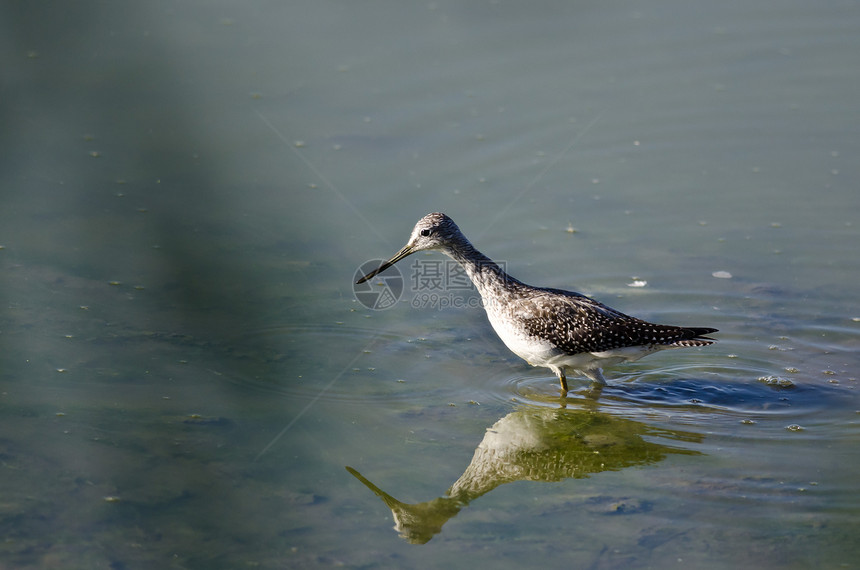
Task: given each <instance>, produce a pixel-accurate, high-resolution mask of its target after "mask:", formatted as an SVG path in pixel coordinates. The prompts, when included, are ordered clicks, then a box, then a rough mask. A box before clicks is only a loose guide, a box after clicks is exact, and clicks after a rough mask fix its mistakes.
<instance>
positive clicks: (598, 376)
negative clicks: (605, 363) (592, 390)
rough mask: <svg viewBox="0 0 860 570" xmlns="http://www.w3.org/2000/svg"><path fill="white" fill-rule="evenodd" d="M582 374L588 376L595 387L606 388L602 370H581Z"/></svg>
mask: <svg viewBox="0 0 860 570" xmlns="http://www.w3.org/2000/svg"><path fill="white" fill-rule="evenodd" d="M582 373H583V374H585V375H586V376H588V377H589V378H590V379H591V381H592V382H593V383H594V385H595V386H600V387H601V388H602V387H604V386H606V378H604V377H603V370H602V369H600V368H592V369H590V370H583V371H582Z"/></svg>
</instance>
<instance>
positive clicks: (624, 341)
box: [358, 213, 717, 392]
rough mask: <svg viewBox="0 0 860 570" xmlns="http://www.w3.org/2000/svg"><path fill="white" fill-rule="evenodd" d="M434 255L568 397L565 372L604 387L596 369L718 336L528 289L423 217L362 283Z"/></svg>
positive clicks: (438, 218)
mask: <svg viewBox="0 0 860 570" xmlns="http://www.w3.org/2000/svg"><path fill="white" fill-rule="evenodd" d="M428 249H437V250H440V251H441V252H443V253H445V254H446V255H448V256H450V257H451V258H453V259H454V260H456V261H457V262H458V263H459V264H460V265H461V266H462V267H463V269H465V271H466V273H467V274H468V275H469V278H470V279H471V280H472V283H474V285H475V287H476V288H477V289H478V292H479V293H480V294H481V298H482V299H483V303H484V308H485V309H486V311H487V317H488V318H489V320H490V323H491V324H492V325H493V328H494V329H495V331H496V333H497V334H498V335H499V337H500V338H501V339H502V341H503V342H504V343H505V344H506V345H507V346H508V348H510V349H511V351H512V352H514V353H515V354H516V355H517V356H519V357H521V358H523V359H525V360H526V361H527V362H528V363H529V364H531V365H533V366H545V367H547V368H550V369H551V370H552V371H553V372H554V373H555V374H556V376H558V379H559V381H560V382H561V387H562V390H563V391H565V392H566V391H567V379H566V376H565V371H566V370H567V369H572V370H575V371H578V372H579V373H581V374H583V375H585V376H587V377H588V378H591V380H592V381H594V382H595V383H597V384H601V385H602V384H605V380H604V378H603V372H602V367H603V366H605V365H609V364H615V363H618V362H623V361H631V360H636V359H638V358H641V357H643V356H645V355H647V354H650V353H652V352H655V351H657V350H662V349H666V348H680V347H689V346H706V345H709V344H712V343H713V342H714V340H713V339H710V338H707V337H705V336H703V335H706V334H709V333H713V332H717V329H712V328H699V327H676V326H670V325H658V324H654V323H649V322H646V321H643V320H640V319H637V318H634V317H631V316H628V315H625V314H624V313H621V312H619V311H616V310H615V309H612V308H610V307H607V306H606V305H604V304H602V303H599V302H598V301H595V300H594V299H591V298H590V297H586V296H585V295H581V294H579V293H574V292H571V291H563V290H561V289H549V288H544V287H532V286H530V285H526V284H525V283H522V282H521V281H518V280H516V279H514V278H513V277H511V276H510V275H508V274H507V273H505V272H504V271H503V270H502V269H501V267H499V266H498V265H497V264H496V263H494V262H493V261H492V260H491V259H490V258H488V257H487V256H485V255H484V254H482V253H481V252H479V251H478V250H476V249H475V248H474V246H472V244H471V243H470V242H469V240H467V239H466V237H465V236H464V235H463V234H462V232H460V229H459V228H458V227H457V225H456V224H455V223H454V221H453V220H451V218H449V217H448V216H446V215H445V214H441V213H433V214H428V215H426V216H424V217H423V218H422V219H421V220H419V221H418V223H417V224H416V225H415V228H414V229H413V230H412V235H411V236H410V238H409V242H408V243H407V244H406V246H404V247H403V249H401V250H400V251H399V252H397V254H395V256H394V257H392V258H391V259H390V260H389V261H387V262H385V263H383V264H382V265H381V266H380V267H379V268H378V269H377V270H375V271H373V272H371V273H369V274H367V275H366V276H364V277H363V278H362V279H360V280H359V281H358V282H359V283H362V282H364V281H367V280H368V279H370V278H371V277H373V276H374V275H376V274H377V273H379V272H381V271H384V270H385V269H387V268H388V267H390V266H391V265H393V264H394V263H396V262H397V261H399V260H400V259H403V258H404V257H406V256H407V255H410V254H412V253H415V252H416V251H422V250H428Z"/></svg>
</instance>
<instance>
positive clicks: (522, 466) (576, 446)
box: [346, 408, 701, 544]
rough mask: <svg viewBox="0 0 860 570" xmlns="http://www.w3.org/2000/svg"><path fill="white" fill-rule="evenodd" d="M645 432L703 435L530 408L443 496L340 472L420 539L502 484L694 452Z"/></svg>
mask: <svg viewBox="0 0 860 570" xmlns="http://www.w3.org/2000/svg"><path fill="white" fill-rule="evenodd" d="M643 435H656V436H663V437H668V438H671V439H676V440H684V441H700V439H701V438H700V436H698V435H695V434H690V433H684V432H670V431H665V430H660V429H657V428H653V427H650V426H648V425H646V424H643V423H640V422H636V421H633V420H628V419H623V418H617V417H614V416H611V415H609V414H605V413H600V412H596V411H589V410H566V409H561V410H553V409H545V408H530V409H526V410H521V411H517V412H513V413H511V414H508V415H507V416H505V417H503V418H502V419H500V420H499V421H497V422H496V423H495V424H494V425H493V426H492V427H491V428H489V429H488V430H487V432H486V434H485V435H484V439H483V441H481V443H480V444H479V445H478V448H477V449H476V450H475V455H474V456H473V457H472V462H471V463H469V466H468V467H466V470H465V471H464V472H463V474H462V475H461V476H460V478H459V479H457V480H456V481H455V482H454V484H453V485H452V486H451V488H450V489H448V492H447V493H446V494H445V496H444V497H439V498H437V499H433V500H432V501H427V502H424V503H415V504H409V503H403V502H401V501H398V500H397V499H395V498H394V497H392V496H391V495H389V494H387V493H386V492H385V491H383V490H382V489H380V488H379V487H377V486H376V485H374V484H373V483H371V482H370V481H368V480H367V479H366V478H365V477H364V476H362V475H361V473H359V472H358V471H356V470H355V469H353V468H352V467H347V468H346V469H347V471H349V472H350V473H351V474H352V475H354V476H355V477H356V478H357V479H358V480H359V481H361V482H362V483H364V485H365V486H367V487H368V488H369V489H370V490H371V491H373V492H374V493H376V495H377V496H378V497H379V498H381V499H382V501H383V502H384V503H385V504H386V505H387V506H388V508H390V509H391V514H392V515H393V516H394V521H395V526H394V528H395V530H397V531H398V532H399V533H400V536H401V537H403V538H405V539H406V540H408V541H409V542H412V543H415V544H424V543H425V542H428V541H429V540H430V539H431V538H433V536H434V535H436V534H437V533H439V532H440V531H441V530H442V526H443V525H444V524H445V523H446V522H447V521H448V519H450V518H452V517H454V516H455V515H456V514H457V513H458V512H460V509H462V508H463V507H465V506H466V505H468V504H469V503H470V502H471V501H473V500H475V499H477V498H478V497H480V496H481V495H483V494H485V493H488V492H490V491H492V490H493V489H495V488H496V487H498V486H499V485H502V484H504V483H510V482H512V481H545V482H550V481H561V480H562V479H568V478H583V477H588V476H589V475H590V474H592V473H600V472H602V471H617V470H620V469H623V468H625V467H630V466H633V465H645V464H650V463H656V462H658V461H661V460H662V459H663V458H665V457H666V455H667V454H669V453H681V454H696V453H698V452H696V451H689V450H684V449H676V448H673V447H669V446H666V445H660V444H658V443H654V442H651V441H647V440H645V439H643V437H642V436H643Z"/></svg>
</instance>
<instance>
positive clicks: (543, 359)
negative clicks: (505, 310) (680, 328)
mask: <svg viewBox="0 0 860 570" xmlns="http://www.w3.org/2000/svg"><path fill="white" fill-rule="evenodd" d="M487 316H488V317H489V319H490V324H492V325H493V328H494V329H495V331H496V333H497V334H498V335H499V338H501V339H502V342H504V343H505V346H507V347H508V348H509V349H510V350H511V352H513V353H514V354H516V355H517V356H519V357H520V358H522V359H523V360H525V361H526V362H528V363H529V364H531V365H532V366H549V367H557V368H572V369H575V370H593V369H595V368H602V367H604V366H611V365H613V364H619V363H621V362H628V361H632V360H638V359H639V358H642V357H643V356H646V355H648V354H651V353H652V352H656V351H658V350H661V349H664V348H670V347H668V346H666V345H647V346H629V347H624V348H615V349H612V350H604V351H595V352H580V353H577V354H568V353H565V352H563V351H561V350H559V349H558V347H556V346H555V345H554V344H552V343H550V342H549V341H546V340H543V339H540V338H537V337H534V336H528V335H526V334H525V333H524V332H523V330H522V329H519V328H517V327H515V326H511V325H510V323H509V322H506V321H504V320H503V319H502V318H501V317H500V316H499V315H496V314H494V313H492V312H490V311H487Z"/></svg>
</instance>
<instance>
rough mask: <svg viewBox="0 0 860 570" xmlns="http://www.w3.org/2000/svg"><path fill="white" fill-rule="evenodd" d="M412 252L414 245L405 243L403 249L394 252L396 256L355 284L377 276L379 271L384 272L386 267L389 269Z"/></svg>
mask: <svg viewBox="0 0 860 570" xmlns="http://www.w3.org/2000/svg"><path fill="white" fill-rule="evenodd" d="M410 253H412V246H411V245H405V246H404V247H403V249H401V250H400V251H398V252H397V253H396V254H394V257H392V258H391V259H389V260H388V261H386V262H385V263H383V264H382V265H380V266H379V267H377V268H376V269H375V270H373V271H371V272H370V273H368V274H367V275H365V276H364V277H362V278H361V279H359V280H358V281H356V282H355V284H356V285H358V284H359V283H364V282H365V281H367V280H368V279H372V278H373V277H375V276H376V275H378V274H379V273H382V272H383V271H385V270H386V269H388V268H389V267H391V266H392V265H394V264H395V263H397V262H398V261H400V260H401V259H403V258H404V257H406V256H407V255H409V254H410Z"/></svg>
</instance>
